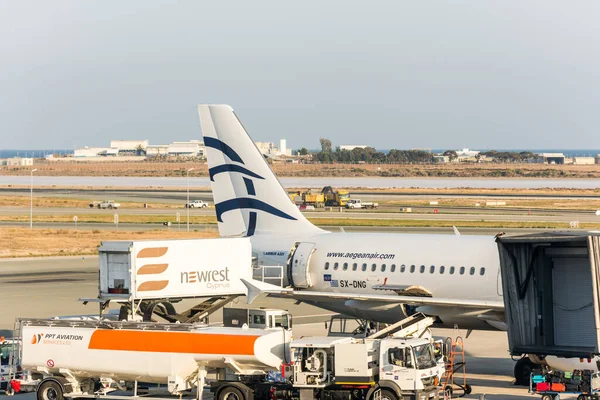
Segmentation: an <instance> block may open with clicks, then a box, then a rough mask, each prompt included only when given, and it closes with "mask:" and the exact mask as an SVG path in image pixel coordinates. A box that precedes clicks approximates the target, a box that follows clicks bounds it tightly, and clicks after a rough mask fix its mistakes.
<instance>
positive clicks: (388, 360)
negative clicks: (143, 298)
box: [16, 308, 440, 400]
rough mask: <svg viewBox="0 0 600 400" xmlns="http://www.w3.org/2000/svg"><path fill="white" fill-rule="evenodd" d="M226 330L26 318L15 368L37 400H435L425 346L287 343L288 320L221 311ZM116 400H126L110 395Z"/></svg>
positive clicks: (328, 340) (434, 371)
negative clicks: (185, 398)
mask: <svg viewBox="0 0 600 400" xmlns="http://www.w3.org/2000/svg"><path fill="white" fill-rule="evenodd" d="M223 321H224V323H223V326H210V325H203V324H184V323H156V322H134V321H121V322H117V321H103V320H100V321H64V320H50V319H37V320H31V319H22V320H19V321H18V324H17V326H18V327H19V328H18V330H20V332H19V333H21V337H22V347H21V348H20V349H17V351H19V352H20V354H19V355H16V356H17V357H18V356H20V359H21V365H22V366H23V368H24V369H27V370H29V371H30V373H32V374H36V375H37V376H38V377H39V378H40V379H41V381H40V383H39V385H38V386H37V389H36V392H37V398H38V400H63V399H64V398H75V397H81V398H98V397H101V396H105V395H107V394H108V393H110V392H114V391H116V390H119V391H129V392H133V398H137V397H138V396H139V391H141V390H142V389H144V390H147V389H148V388H152V387H154V388H155V387H156V385H157V384H158V386H159V387H160V386H162V387H163V388H164V389H166V390H167V391H168V392H169V393H170V394H171V395H180V396H182V395H190V396H191V395H192V394H193V392H192V389H194V388H200V389H199V390H196V391H195V393H196V394H195V395H196V398H197V399H200V398H201V397H202V392H203V389H204V386H205V383H207V382H209V383H210V384H211V387H210V389H211V391H212V392H213V393H214V396H215V399H218V400H254V399H256V400H278V399H281V400H292V399H301V400H304V399H313V398H319V399H321V400H327V399H332V400H334V399H349V400H354V399H356V400H400V399H404V398H412V399H415V400H428V399H431V398H436V399H437V396H438V390H437V387H436V385H437V383H438V382H437V381H438V378H437V377H438V376H439V374H440V370H439V369H440V367H439V366H438V365H437V363H436V360H435V356H434V349H433V345H432V344H431V343H430V342H429V341H428V340H426V339H420V338H416V339H415V338H398V337H392V336H388V337H386V338H378V339H370V338H352V337H328V336H326V337H308V338H302V339H299V340H292V335H291V332H292V331H291V321H292V320H291V315H289V314H288V313H287V312H286V311H282V310H271V309H254V310H245V309H227V308H225V309H223ZM109 398H112V399H131V398H132V396H131V395H129V396H116V395H114V393H111V395H110V396H109Z"/></svg>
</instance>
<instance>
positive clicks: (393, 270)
mask: <svg viewBox="0 0 600 400" xmlns="http://www.w3.org/2000/svg"><path fill="white" fill-rule="evenodd" d="M390 271H392V272H396V264H392V266H391V267H390Z"/></svg>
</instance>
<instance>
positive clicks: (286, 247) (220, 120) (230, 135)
mask: <svg viewBox="0 0 600 400" xmlns="http://www.w3.org/2000/svg"><path fill="white" fill-rule="evenodd" d="M198 111H199V114H200V125H201V130H202V135H203V137H204V144H205V146H206V152H207V158H208V165H209V176H210V180H211V185H212V191H213V196H214V201H215V209H216V215H217V220H218V224H219V233H220V235H221V236H249V237H251V242H252V248H253V252H254V255H255V256H256V257H257V258H258V263H259V265H284V266H286V267H285V268H284V269H285V276H284V283H285V286H289V287H291V288H293V289H294V290H292V291H287V292H282V293H281V294H280V295H281V296H289V297H292V298H294V299H297V300H301V301H305V302H307V303H312V304H315V305H317V306H319V307H321V308H324V309H328V310H331V311H334V312H339V313H342V314H345V315H350V316H355V317H358V318H364V319H369V320H377V321H380V322H389V323H392V322H396V321H398V320H400V319H402V318H404V317H405V316H406V315H407V314H410V313H414V312H416V311H420V312H423V313H425V314H428V315H435V316H437V317H438V318H439V325H441V326H447V327H453V326H454V325H455V324H458V325H459V326H460V327H461V328H464V329H505V325H504V314H503V310H504V305H503V302H502V296H501V283H500V276H499V264H500V262H499V258H498V251H497V247H496V243H495V241H494V238H493V237H490V236H460V235H425V234H422V235H420V234H385V233H345V232H339V233H333V232H327V231H324V230H322V229H320V228H318V227H316V226H314V225H313V224H312V223H310V222H309V221H308V220H307V219H306V218H305V217H304V215H302V213H301V212H300V211H299V210H298V208H297V207H296V205H295V204H294V203H292V201H291V200H290V198H289V196H288V194H287V193H286V191H285V190H284V188H283V187H282V186H281V184H280V183H279V181H278V180H277V178H276V177H275V174H274V173H273V171H272V170H271V168H270V167H269V165H268V163H267V162H266V161H265V158H264V156H263V155H262V154H261V153H260V151H259V150H258V149H257V148H256V146H255V145H254V142H253V141H252V139H250V137H249V136H248V134H247V132H246V130H245V129H244V127H243V125H242V124H241V122H240V121H239V119H238V118H237V116H236V115H235V113H234V111H233V109H232V108H231V107H230V106H228V105H199V106H198Z"/></svg>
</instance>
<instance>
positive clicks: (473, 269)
mask: <svg viewBox="0 0 600 400" xmlns="http://www.w3.org/2000/svg"><path fill="white" fill-rule="evenodd" d="M469 274H471V275H475V267H471V270H470V271H469Z"/></svg>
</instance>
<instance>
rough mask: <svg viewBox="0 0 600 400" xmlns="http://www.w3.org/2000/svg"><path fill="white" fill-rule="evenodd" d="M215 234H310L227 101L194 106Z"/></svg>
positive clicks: (311, 229) (313, 229) (311, 227)
mask: <svg viewBox="0 0 600 400" xmlns="http://www.w3.org/2000/svg"><path fill="white" fill-rule="evenodd" d="M198 113H199V114H200V129H201V130H202V136H203V137H204V145H205V146H206V155H207V158H208V168H209V170H208V171H209V176H210V183H211V186H212V191H213V196H214V200H215V209H216V213H217V221H218V223H219V233H220V235H221V236H236V235H245V236H252V235H254V234H262V233H316V232H319V231H321V230H320V229H319V228H317V227H316V226H314V225H313V224H311V223H310V222H309V221H308V220H307V219H306V218H304V216H303V215H302V213H300V211H299V210H298V208H297V207H296V205H294V203H292V201H291V199H290V197H289V196H288V194H287V192H286V191H285V189H284V188H283V186H281V184H280V183H279V181H278V180H277V178H276V177H275V174H274V173H273V171H272V170H271V168H270V167H269V164H267V162H266V161H265V158H264V156H263V155H262V154H261V152H260V151H259V150H258V148H257V147H256V145H255V144H254V142H253V141H252V139H250V137H249V136H248V133H247V132H246V130H245V129H244V127H243V125H242V123H241V122H240V121H239V119H238V118H237V116H236V115H235V113H234V111H233V109H232V108H231V107H230V106H228V105H208V104H200V105H198Z"/></svg>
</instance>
